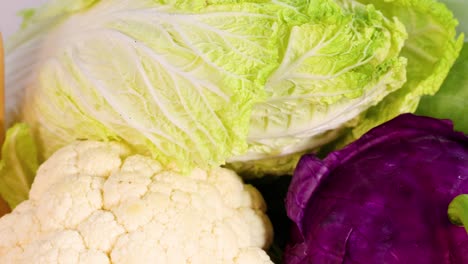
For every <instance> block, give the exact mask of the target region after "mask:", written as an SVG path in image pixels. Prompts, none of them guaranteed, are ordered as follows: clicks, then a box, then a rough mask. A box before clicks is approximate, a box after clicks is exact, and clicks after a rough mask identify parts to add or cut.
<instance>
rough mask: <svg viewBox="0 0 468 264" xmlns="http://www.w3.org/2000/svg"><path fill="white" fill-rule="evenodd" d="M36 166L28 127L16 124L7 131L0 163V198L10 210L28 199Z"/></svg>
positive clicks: (33, 147)
mask: <svg viewBox="0 0 468 264" xmlns="http://www.w3.org/2000/svg"><path fill="white" fill-rule="evenodd" d="M38 166H39V165H38V159H37V149H36V143H35V142H34V139H33V136H32V134H31V131H30V129H29V126H28V125H26V124H16V125H14V126H13V127H11V128H10V129H8V131H7V134H6V138H5V143H4V144H3V146H2V160H1V161H0V196H1V197H3V199H5V201H6V202H7V203H8V205H9V206H10V208H12V209H13V208H15V207H16V206H17V205H18V204H19V203H21V202H22V201H24V200H26V199H28V194H29V189H30V187H31V184H32V182H33V179H34V175H36V170H37V168H38Z"/></svg>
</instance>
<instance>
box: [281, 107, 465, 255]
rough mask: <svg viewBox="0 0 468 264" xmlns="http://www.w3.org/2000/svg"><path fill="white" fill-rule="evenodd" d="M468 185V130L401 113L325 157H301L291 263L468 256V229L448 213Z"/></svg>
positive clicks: (292, 194) (294, 186) (292, 203)
mask: <svg viewBox="0 0 468 264" xmlns="http://www.w3.org/2000/svg"><path fill="white" fill-rule="evenodd" d="M467 192H468V137H467V136H466V135H464V134H463V133H460V132H455V131H454V130H453V126H452V123H451V122H450V121H448V120H439V119H434V118H430V117H423V116H415V115H412V114H404V115H400V116H398V117H397V118H395V119H393V120H391V121H389V122H387V123H384V124H383V125H381V126H379V127H377V128H374V129H372V130H371V131H370V132H368V133H366V134H365V135H364V136H362V137H361V138H360V139H358V140H357V141H355V142H353V143H352V144H350V145H348V146H346V147H345V148H344V149H341V150H338V151H335V152H332V153H330V154H329V155H328V156H327V157H326V158H325V159H323V160H320V159H318V158H316V157H315V156H313V155H305V156H303V157H302V159H301V160H300V162H299V164H298V166H297V168H296V170H295V172H294V176H293V178H292V182H291V185H290V187H289V190H288V195H287V198H286V210H287V214H288V216H289V217H290V219H291V220H293V221H294V222H295V228H294V229H293V231H292V233H291V238H290V241H289V244H288V246H287V248H286V251H285V260H286V262H285V263H287V264H296V263H421V264H426V263H427V264H430V263H440V264H449V263H468V236H467V234H466V232H465V230H464V228H463V227H458V226H455V225H453V224H451V223H450V221H449V217H448V215H447V208H448V205H449V203H450V202H451V201H452V199H453V198H454V197H456V196H457V195H459V194H463V193H467Z"/></svg>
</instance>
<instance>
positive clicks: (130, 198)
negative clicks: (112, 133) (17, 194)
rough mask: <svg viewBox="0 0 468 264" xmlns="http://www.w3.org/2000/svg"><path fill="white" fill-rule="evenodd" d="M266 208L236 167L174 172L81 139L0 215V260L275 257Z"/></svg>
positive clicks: (115, 146) (203, 263)
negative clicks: (27, 194)
mask: <svg viewBox="0 0 468 264" xmlns="http://www.w3.org/2000/svg"><path fill="white" fill-rule="evenodd" d="M265 211H266V205H265V202H264V200H263V198H262V196H261V194H260V193H259V192H258V191H257V190H256V189H255V188H254V187H252V186H250V185H245V184H243V182H242V180H241V178H240V177H239V176H237V175H236V174H235V173H234V172H233V171H230V170H227V169H223V168H217V169H212V170H210V171H203V170H201V169H195V170H194V171H193V172H192V173H191V174H189V175H181V174H179V173H178V172H176V171H175V170H172V171H171V170H167V169H163V168H162V166H161V165H160V164H159V163H158V162H157V161H155V160H153V159H151V158H148V157H145V156H141V155H132V154H131V152H130V151H129V150H128V149H127V148H126V147H125V146H123V145H121V144H119V143H103V142H94V141H81V142H76V143H74V144H71V145H69V146H66V147H64V148H62V149H60V150H59V151H57V152H56V153H55V154H54V155H52V156H51V157H50V158H49V159H48V160H47V161H46V162H45V163H44V164H43V165H42V166H41V167H40V168H39V170H38V172H37V176H36V178H35V181H34V183H33V186H32V189H31V192H30V197H29V200H27V201H24V202H22V203H21V204H20V205H19V206H17V207H16V208H15V210H14V211H13V212H12V213H10V214H8V215H6V216H4V217H2V218H0V263H2V264H9V263H14V264H20V263H27V264H31V263H45V264H51V263H126V264H129V263H138V264H146V263H171V264H172V263H175V264H179V263H187V264H188V263H190V264H196V263H200V264H207V263H241V264H248V263H272V262H271V261H270V259H269V257H268V255H267V254H266V253H265V251H264V250H263V249H266V248H267V247H268V246H269V245H270V243H271V241H272V236H273V231H272V226H271V223H270V221H269V219H268V218H267V216H266V214H265Z"/></svg>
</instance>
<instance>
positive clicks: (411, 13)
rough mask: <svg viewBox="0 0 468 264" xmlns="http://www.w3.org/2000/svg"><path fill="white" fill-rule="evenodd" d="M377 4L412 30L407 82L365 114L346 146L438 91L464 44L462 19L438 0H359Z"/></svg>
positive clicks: (404, 52) (405, 54)
mask: <svg viewBox="0 0 468 264" xmlns="http://www.w3.org/2000/svg"><path fill="white" fill-rule="evenodd" d="M359 1H360V2H362V3H365V4H373V5H375V7H376V8H377V9H379V10H381V11H382V12H383V13H384V14H385V15H386V16H387V17H397V18H398V19H399V20H400V21H402V23H403V24H404V25H405V27H406V30H407V31H408V40H407V41H406V42H405V45H404V46H403V49H402V52H401V55H402V56H403V57H405V58H407V59H408V66H407V82H406V83H405V85H404V86H403V87H402V89H400V90H398V91H396V92H394V93H392V94H390V95H389V96H387V97H386V98H385V99H384V100H383V101H382V102H380V103H379V104H378V105H377V106H375V107H372V108H371V109H369V111H367V112H366V113H365V114H364V115H362V116H361V120H360V122H359V123H358V125H357V126H356V127H355V128H353V129H352V131H351V133H348V135H347V136H346V137H345V139H344V140H343V141H341V142H340V145H341V146H343V145H344V144H346V143H349V142H351V141H353V140H355V139H357V138H359V137H360V136H361V135H363V134H364V133H366V132H367V131H369V130H370V129H371V128H373V127H375V126H377V125H380V124H382V123H383V122H385V121H387V120H390V119H392V118H394V117H396V116H397V115H399V114H401V113H407V112H414V111H415V110H416V108H417V106H418V103H419V100H420V98H421V96H423V95H434V94H435V93H436V92H437V91H438V90H439V88H440V86H441V85H442V83H443V81H444V79H445V78H446V77H447V74H448V72H449V70H450V68H451V67H452V65H453V64H454V62H455V60H456V59H457V57H458V55H459V52H460V50H461V48H462V45H463V37H464V35H463V34H460V35H459V36H458V37H457V36H456V35H457V32H456V26H457V25H458V21H457V20H456V19H455V18H454V17H453V14H452V12H451V11H450V10H449V9H447V7H446V6H445V5H444V4H442V3H439V2H437V1H434V0H390V1H380V0H359Z"/></svg>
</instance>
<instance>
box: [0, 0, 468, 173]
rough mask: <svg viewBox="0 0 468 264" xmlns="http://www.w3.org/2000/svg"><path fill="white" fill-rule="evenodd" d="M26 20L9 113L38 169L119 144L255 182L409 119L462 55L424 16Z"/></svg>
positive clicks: (166, 5) (346, 13)
mask: <svg viewBox="0 0 468 264" xmlns="http://www.w3.org/2000/svg"><path fill="white" fill-rule="evenodd" d="M24 16H25V21H24V25H23V29H22V30H21V31H20V32H18V34H16V35H15V36H14V37H13V38H12V39H11V40H10V41H9V42H8V46H7V57H6V61H7V76H6V77H7V83H6V84H7V96H8V97H9V98H12V99H11V100H9V101H8V105H7V113H8V114H9V116H10V115H11V117H10V118H9V121H10V123H11V122H12V121H23V122H26V123H28V124H30V125H31V127H32V130H33V134H34V137H35V139H37V142H38V144H39V150H40V154H41V158H47V157H48V156H50V155H51V154H52V153H53V152H54V151H55V150H57V149H58V148H60V147H62V146H64V145H66V144H68V143H70V142H71V141H73V140H76V139H93V140H116V141H121V142H125V143H126V144H128V145H130V146H131V147H132V148H133V150H135V151H136V152H139V153H144V154H150V155H151V156H152V157H153V158H155V159H157V160H159V161H160V162H162V164H163V165H165V166H169V167H172V165H174V163H175V165H177V167H179V168H182V169H183V170H188V169H191V168H194V167H201V168H206V167H210V166H219V165H222V164H226V163H228V166H231V167H233V168H236V169H237V170H238V171H249V172H251V173H253V174H260V175H262V174H265V173H271V174H283V173H291V171H292V168H294V166H295V164H296V162H297V160H298V156H299V155H300V154H302V153H304V152H305V151H309V150H310V149H318V148H321V147H322V146H323V145H325V144H328V143H330V142H331V141H333V140H335V139H336V138H338V137H342V138H344V140H343V141H339V142H341V143H343V142H344V143H346V142H349V141H352V140H354V139H355V138H357V137H358V136H360V135H361V134H363V133H364V132H365V131H367V130H368V129H370V128H371V127H374V126H375V125H377V124H380V123H382V122H385V121H387V120H389V119H391V118H392V117H394V116H396V115H398V114H400V113H402V112H411V111H414V110H415V108H416V106H417V104H418V101H419V98H420V96H422V95H423V94H433V93H435V92H436V91H437V89H438V88H439V86H440V84H441V83H442V81H443V79H444V78H445V76H446V74H447V72H448V71H449V68H450V67H451V65H452V64H453V62H454V60H455V58H456V57H457V55H458V51H459V49H460V47H461V41H462V38H461V37H460V38H458V39H456V32H455V26H456V24H457V22H456V20H455V19H453V17H452V13H451V12H450V11H449V10H447V9H446V7H445V6H444V5H442V4H440V3H437V2H436V1H435V0H394V1H374V0H362V1H358V0H314V1H305V0H276V1H267V0H262V1H257V0H244V1H242V0H240V1H231V0H216V1H205V0H195V1H191V0H182V1H150V0H132V1H125V0H107V1H93V0H82V1H71V0H67V1H58V0H55V1H51V2H50V3H48V4H46V5H44V6H43V7H41V8H39V9H36V10H32V11H31V10H30V11H28V12H26V13H25V15H24ZM18 109H19V110H20V111H16V110H18ZM17 112H19V113H20V115H19V116H16V117H15V116H14V113H17ZM276 161H279V162H276ZM275 163H279V164H280V166H276V167H274V168H273V167H272V166H270V164H275ZM271 168H273V170H270V169H271Z"/></svg>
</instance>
